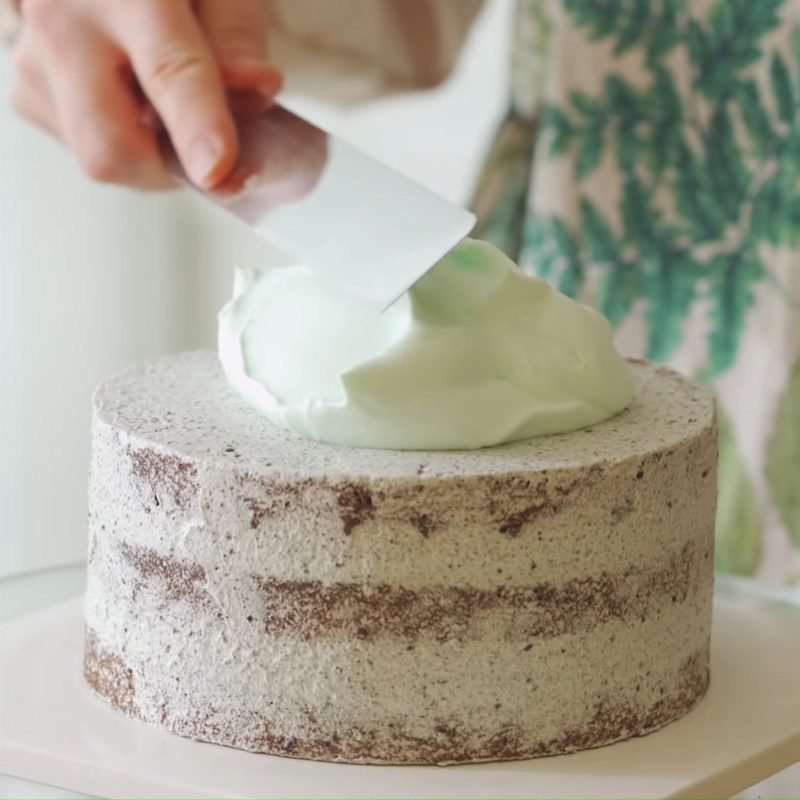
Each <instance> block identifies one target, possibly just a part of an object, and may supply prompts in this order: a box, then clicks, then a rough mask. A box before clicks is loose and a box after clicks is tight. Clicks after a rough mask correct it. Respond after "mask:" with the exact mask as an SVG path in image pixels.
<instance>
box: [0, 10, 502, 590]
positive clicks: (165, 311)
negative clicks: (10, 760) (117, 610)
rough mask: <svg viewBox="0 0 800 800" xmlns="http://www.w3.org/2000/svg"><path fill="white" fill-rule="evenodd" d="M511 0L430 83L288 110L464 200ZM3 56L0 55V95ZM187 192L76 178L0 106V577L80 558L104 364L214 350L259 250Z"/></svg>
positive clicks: (495, 110)
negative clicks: (349, 107) (422, 89)
mask: <svg viewBox="0 0 800 800" xmlns="http://www.w3.org/2000/svg"><path fill="white" fill-rule="evenodd" d="M512 5H513V0H491V2H490V3H489V5H488V7H487V9H486V11H485V12H484V14H483V16H482V18H481V20H480V21H479V24H478V25H477V26H476V29H475V31H474V34H473V36H472V37H471V39H470V42H469V43H468V46H467V50H466V52H465V54H464V59H463V60H462V62H461V64H460V66H459V69H458V71H457V73H456V74H455V75H454V76H453V78H452V79H451V80H450V81H449V82H448V84H447V85H446V86H444V87H442V88H439V89H436V90H434V91H431V92H428V93H426V94H423V95H415V96H409V95H406V96H401V97H393V98H389V99H386V100H381V101H377V102H375V103H372V104H370V105H369V106H366V107H363V108H360V109H358V110H356V111H349V112H343V111H341V110H337V109H333V108H330V107H327V106H326V105H325V104H324V103H322V102H319V101H316V100H314V101H312V100H309V99H306V98H296V97H294V98H292V97H290V98H288V99H289V100H290V101H291V102H292V104H293V106H294V107H295V108H297V109H300V110H302V111H303V112H305V113H307V114H308V116H310V117H311V118H312V119H314V120H317V121H319V122H321V123H322V124H324V125H326V126H328V127H329V128H330V129H331V130H333V131H335V132H337V133H340V134H342V135H344V136H346V137H347V138H349V139H350V140H351V141H354V142H355V143H357V144H359V145H361V146H362V147H364V148H365V149H366V150H368V151H370V152H371V153H372V154H374V155H376V156H377V157H379V158H382V159H384V160H385V161H387V162H389V163H391V164H392V165H393V166H395V167H397V168H399V169H401V170H403V171H405V172H407V173H408V174H410V175H412V176H414V177H416V178H418V179H419V180H421V181H423V182H424V183H427V184H428V185H430V186H431V187H432V188H434V189H436V190H438V191H439V192H441V193H442V194H444V195H446V196H448V197H451V198H453V199H455V200H458V201H465V200H466V199H467V197H468V195H469V192H470V190H471V187H472V184H473V181H474V179H475V173H476V169H477V167H478V165H479V162H480V155H481V153H482V151H483V149H484V147H485V145H486V143H487V142H488V139H489V136H490V134H491V131H492V130H493V128H494V126H495V124H496V122H497V119H498V117H499V116H500V114H501V113H502V112H503V110H504V107H505V102H506V92H505V86H506V85H507V60H508V59H507V52H508V41H509V33H510V30H511V28H510V19H511V10H512ZM9 73H10V64H9V60H8V58H7V57H6V56H5V55H3V56H0V96H2V97H6V96H7V95H8V84H9ZM269 257H270V256H269V255H268V253H267V251H265V249H264V248H263V247H262V246H261V245H260V244H259V243H257V242H254V241H253V240H252V239H251V238H249V237H248V236H246V235H243V234H242V231H241V229H240V228H239V227H238V225H235V224H233V223H226V221H225V220H223V219H221V218H220V217H219V216H217V215H216V214H214V213H209V212H208V211H207V210H205V209H203V208H202V207H200V206H199V205H198V203H197V202H196V201H192V200H188V199H186V198H184V197H182V196H177V195H175V196H169V197H164V196H161V197H145V196H140V195H135V194H133V193H129V192H125V191H122V190H118V189H114V188H109V187H101V186H97V185H93V184H91V183H90V182H89V181H87V180H85V179H83V178H82V177H81V176H80V175H79V173H78V171H77V169H76V168H75V167H74V166H73V164H72V162H71V160H70V158H69V157H68V154H67V153H66V152H65V151H64V150H63V149H62V148H61V147H60V146H58V145H57V144H55V143H54V142H52V141H50V140H48V139H47V138H46V137H44V136H43V135H41V134H39V133H37V132H35V131H33V130H32V129H31V128H29V127H28V126H26V125H24V124H22V123H21V122H18V121H17V120H15V119H13V118H12V116H11V114H10V112H8V111H7V110H2V111H0V577H1V576H3V575H7V574H11V573H14V572H20V571H26V570H31V569H36V568H40V567H44V566H49V565H54V564H59V563H66V562H72V561H77V560H81V559H83V555H84V548H85V518H86V499H85V498H86V469H87V463H88V458H89V416H90V412H89V409H90V397H91V391H92V388H93V387H94V385H95V384H96V383H97V381H98V380H100V379H101V378H102V377H104V376H105V375H108V374H110V373H112V372H114V371H116V370H119V369H122V368H124V367H125V366H126V365H128V364H130V363H132V362H136V361H141V360H143V359H145V358H149V357H152V356H155V355H159V354H162V353H168V352H172V351H175V350H179V349H182V348H186V347H197V346H212V344H213V340H214V335H215V314H216V311H217V309H218V308H219V306H220V305H221V304H222V303H223V302H224V300H225V297H226V296H227V294H228V291H229V285H230V280H231V270H232V267H233V265H234V264H235V263H237V262H239V261H247V260H256V259H260V260H264V259H267V258H269Z"/></svg>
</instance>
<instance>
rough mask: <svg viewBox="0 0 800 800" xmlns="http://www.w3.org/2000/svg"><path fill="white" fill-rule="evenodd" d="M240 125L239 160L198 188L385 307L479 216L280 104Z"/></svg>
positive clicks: (318, 268)
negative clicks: (214, 183) (210, 186)
mask: <svg viewBox="0 0 800 800" xmlns="http://www.w3.org/2000/svg"><path fill="white" fill-rule="evenodd" d="M239 125H240V142H241V156H240V159H239V164H238V166H237V168H236V169H235V170H234V173H233V174H232V175H231V176H230V178H228V179H227V180H226V181H225V182H224V183H223V184H222V185H221V186H219V187H217V188H216V189H214V190H213V191H212V192H203V194H205V195H206V196H207V197H208V198H209V199H211V200H212V201H214V202H216V203H217V204H219V205H221V206H222V207H224V208H225V209H226V210H227V211H229V212H231V213H232V214H234V215H235V216H236V217H238V218H239V219H241V220H243V221H244V222H245V223H247V224H248V225H249V226H250V227H251V228H252V229H253V231H254V232H255V233H257V234H259V235H260V236H263V237H265V238H267V239H269V240H270V241H271V242H273V243H274V244H276V245H277V246H278V247H280V248H281V249H283V250H286V251H287V252H288V253H290V254H291V255H293V256H295V257H297V258H298V259H300V260H302V261H303V262H304V263H305V264H307V265H308V266H309V268H310V269H312V270H314V271H316V272H317V273H319V274H320V275H322V276H324V277H325V279H326V280H329V281H331V282H334V283H336V284H337V285H340V286H342V287H344V288H347V289H349V290H351V291H353V292H356V293H358V294H359V295H361V296H363V297H365V298H367V299H369V300H371V301H373V302H375V303H376V304H379V305H380V308H382V309H383V308H386V307H387V306H389V305H391V303H393V302H394V301H395V300H396V299H397V298H398V297H399V296H400V295H401V294H403V292H405V291H406V290H407V289H409V288H410V287H411V286H412V285H413V284H414V283H415V282H416V281H418V280H419V279H420V278H421V277H422V276H423V275H424V274H425V273H426V272H427V271H428V270H429V269H430V268H431V267H432V266H433V265H434V264H435V263H436V262H437V261H438V260H439V259H440V258H441V257H442V256H443V255H444V254H445V253H447V252H448V251H449V250H451V249H452V248H453V247H454V246H455V245H456V244H457V243H458V242H459V241H460V240H461V239H463V238H464V237H465V236H466V235H467V234H468V233H469V232H470V230H472V227H473V226H474V224H475V217H474V215H473V214H471V213H470V212H468V211H465V210H464V209H463V208H459V207H458V206H455V205H453V204H452V203H449V202H447V201H446V200H445V199H443V198H442V197H440V196H439V195H437V194H435V193H434V192H432V191H430V190H428V189H426V188H425V187H424V186H422V185H421V184H419V183H417V182H416V181H413V180H411V179H410V178H406V177H405V176H404V175H401V174H400V173H399V172H396V171H395V170H393V169H391V168H390V167H387V166H386V165H384V164H381V163H380V162H378V161H376V160H375V159H373V158H370V157H369V156H368V155H366V154H365V153H363V152H361V151H360V150H358V149H357V148H355V147H353V146H352V145H350V144H348V143H347V142H344V141H342V140H341V139H339V138H337V137H335V136H332V135H331V134H329V133H326V132H325V131H323V130H322V129H321V128H318V127H317V126H316V125H312V124H311V123H310V122H308V121H306V120H304V119H302V118H301V117H299V116H297V115H296V114H294V113H292V112H291V111H288V110H287V109H286V108H283V107H282V106H279V105H274V106H272V107H271V108H270V109H269V110H268V111H266V112H264V113H262V114H261V115H259V116H256V117H254V118H251V119H248V120H244V121H240V123H239ZM175 169H176V171H179V168H178V167H177V166H176V167H175Z"/></svg>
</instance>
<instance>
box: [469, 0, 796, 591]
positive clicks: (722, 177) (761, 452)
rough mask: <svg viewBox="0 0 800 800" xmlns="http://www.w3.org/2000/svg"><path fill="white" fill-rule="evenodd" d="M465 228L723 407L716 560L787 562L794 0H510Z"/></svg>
mask: <svg viewBox="0 0 800 800" xmlns="http://www.w3.org/2000/svg"><path fill="white" fill-rule="evenodd" d="M518 13H519V30H520V31H524V32H525V35H524V36H519V37H518V40H517V45H516V46H517V53H516V56H515V59H514V79H513V87H512V104H511V109H510V111H509V116H508V118H507V119H506V121H505V123H504V124H503V126H502V128H501V130H500V133H499V134H498V137H497V139H496V140H495V145H494V148H493V150H492V155H491V158H490V160H489V161H488V162H487V165H486V168H485V169H484V173H483V175H482V177H481V181H480V183H479V186H478V190H477V193H476V202H475V207H476V210H477V212H478V217H479V224H478V229H477V235H481V236H485V237H486V238H489V239H492V240H493V241H495V242H497V243H498V244H499V245H500V246H501V247H503V248H504V249H505V250H506V251H507V252H508V253H509V254H510V255H511V256H512V257H514V258H516V259H517V260H518V261H519V262H520V263H521V264H522V266H523V267H524V268H526V269H529V270H532V271H536V272H537V273H538V274H540V275H542V276H543V277H545V278H547V279H548V280H550V281H551V282H553V283H554V284H555V285H556V286H557V287H558V288H559V289H560V290H561V291H563V292H565V293H566V294H569V295H571V296H574V297H577V298H579V299H581V300H582V301H584V302H587V303H591V304H594V305H596V306H597V307H598V308H599V309H600V310H601V311H602V312H603V313H604V314H605V315H606V316H607V317H608V318H609V320H610V321H611V323H612V325H613V326H614V327H615V328H616V329H617V341H618V344H619V346H620V349H621V350H622V351H623V352H625V353H627V354H630V355H636V356H645V357H648V358H651V359H654V360H657V361H662V362H666V363H669V364H671V365H672V366H674V367H676V368H678V369H680V370H682V371H684V372H686V373H688V374H691V375H693V376H694V377H696V378H698V379H700V380H703V381H706V382H708V383H709V385H711V386H713V387H714V388H715V390H716V391H717V394H718V398H719V405H720V409H721V411H722V412H723V414H724V416H723V425H722V427H721V461H720V481H721V487H720V514H719V519H718V542H719V547H718V559H717V563H718V566H719V568H720V569H723V570H726V571H733V572H738V573H742V574H759V575H761V576H764V577H767V578H770V579H772V580H780V581H784V582H787V583H788V582H790V581H791V580H792V579H793V576H795V577H796V576H797V575H798V574H800V370H798V368H797V367H796V366H795V364H796V363H800V0H520V3H519V11H518Z"/></svg>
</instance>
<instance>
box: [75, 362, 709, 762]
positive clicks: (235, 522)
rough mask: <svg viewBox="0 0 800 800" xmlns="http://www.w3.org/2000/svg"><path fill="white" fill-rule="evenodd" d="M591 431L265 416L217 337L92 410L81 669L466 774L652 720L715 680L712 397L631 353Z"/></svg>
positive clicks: (225, 730)
mask: <svg viewBox="0 0 800 800" xmlns="http://www.w3.org/2000/svg"><path fill="white" fill-rule="evenodd" d="M632 366H633V371H634V374H635V381H636V397H635V401H634V402H633V404H632V406H631V407H630V408H629V409H627V410H626V411H623V412H622V413H621V414H619V415H617V416H615V417H613V418H611V419H609V420H607V421H606V422H603V423H601V424H598V425H596V426H594V427H593V428H590V429H584V430H579V431H575V432H573V433H566V434H558V435H553V436H546V437H540V438H536V439H529V440H526V441H521V442H516V443H513V444H508V445H503V446H499V447H494V448H489V449H485V450H477V451H459V452H454V451H449V452H411V451H405V452H403V451H390V450H369V449H355V448H347V447H337V446H333V445H328V444H322V443H318V442H314V441H310V440H307V439H302V438H299V437H297V436H295V435H294V434H291V433H289V432H287V431H285V430H282V429H279V428H277V427H274V426H272V425H270V423H269V422H267V421H266V420H265V419H264V418H263V416H261V415H260V414H259V413H258V412H257V411H255V410H253V409H251V408H250V407H248V406H246V405H245V404H244V402H243V401H242V400H240V399H239V398H238V397H237V396H236V395H235V394H234V392H233V391H232V390H231V389H230V388H229V387H228V384H227V383H226V381H225V379H224V377H223V375H222V372H221V370H220V368H219V366H218V363H217V359H216V357H215V356H214V355H213V354H211V353H187V354H182V355H179V356H175V357H170V358H166V359H163V360H160V361H157V362H154V363H151V364H149V365H147V366H145V367H141V368H137V369H133V370H130V371H128V372H126V373H124V374H122V375H120V376H118V377H116V378H113V379H111V380H109V381H108V382H106V383H104V384H103V385H102V386H101V387H100V388H99V389H98V391H97V393H96V396H95V401H94V423H93V428H94V429H93V456H92V468H91V490H90V553H89V583H88V594H87V602H86V625H87V636H86V656H85V675H86V680H87V681H88V683H89V685H90V686H91V687H92V688H93V689H94V691H95V692H96V693H97V694H99V695H100V696H102V697H104V698H106V699H107V700H108V701H109V702H110V703H111V704H112V705H113V706H114V707H115V708H117V709H119V710H120V711H122V712H124V713H126V714H129V715H131V716H133V717H137V718H139V719H142V720H146V721H148V722H151V723H153V724H155V725H159V726H162V727H164V728H166V729H168V730H171V731H174V732H175V733H178V734H181V735H183V736H189V737H192V738H196V739H200V740H203V741H207V742H216V743H219V744H224V745H230V746H232V747H237V748H242V749H246V750H251V751H255V752H260V753H274V754H279V755H284V756H294V757H299V758H312V759H321V760H331V761H347V762H357V763H391V764H411V763H417V764H451V763H460V762H471V761H484V760H500V759H521V758H528V757H532V756H544V755H550V754H555V753H568V752H573V751H576V750H581V749H584V748H589V747H596V746H599V745H604V744H608V743H611V742H615V741H618V740H621V739H626V738H628V737H632V736H638V735H642V734H646V733H649V732H651V731H654V730H656V729H658V728H660V727H662V726H663V725H665V724H667V723H669V722H671V721H672V720H675V719H677V718H678V717H680V716H682V715H683V714H685V713H686V712H688V711H689V710H690V709H691V708H692V707H693V706H694V705H695V704H696V703H697V702H698V701H699V700H700V698H701V697H702V696H703V694H704V692H705V691H706V688H707V686H708V680H709V670H708V659H709V630H710V622H711V592H712V548H713V535H714V513H715V497H716V424H715V412H714V403H713V400H712V398H711V396H710V395H709V393H708V392H707V391H706V390H704V389H702V388H700V387H698V386H697V385H696V384H694V383H692V382H690V381H688V380H687V379H685V378H683V377H681V376H679V375H678V374H676V373H674V372H672V371H670V370H668V369H665V368H663V367H658V366H654V365H652V364H649V363H645V362H635V363H633V365H632Z"/></svg>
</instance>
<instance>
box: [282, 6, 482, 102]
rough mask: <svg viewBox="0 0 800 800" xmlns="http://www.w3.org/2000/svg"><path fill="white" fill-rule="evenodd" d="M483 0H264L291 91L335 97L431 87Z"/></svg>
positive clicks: (447, 69) (356, 97)
mask: <svg viewBox="0 0 800 800" xmlns="http://www.w3.org/2000/svg"><path fill="white" fill-rule="evenodd" d="M482 5H483V0H337V2H330V0H271V3H270V10H271V30H270V55H271V57H272V59H273V60H274V61H275V63H276V64H277V65H278V66H279V67H280V68H281V69H282V70H283V71H284V74H285V75H286V78H287V86H289V87H290V88H291V89H293V90H295V91H298V92H301V93H305V94H313V95H318V96H324V97H325V98H326V99H330V100H334V101H339V102H355V101H359V100H365V99H369V98H371V97H374V96H376V95H379V94H385V93H387V92H393V91H408V90H411V89H424V88H429V87H432V86H435V85H436V84H438V83H440V82H441V81H442V80H444V79H445V78H446V77H447V76H448V74H449V73H450V71H451V69H452V67H453V65H454V63H455V61H456V58H457V56H458V53H459V52H460V49H461V46H462V45H463V43H464V40H465V39H466V36H467V33H468V32H469V29H470V27H471V25H472V22H473V21H474V19H475V17H476V16H477V14H478V12H479V11H480V9H481V6H482Z"/></svg>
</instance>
